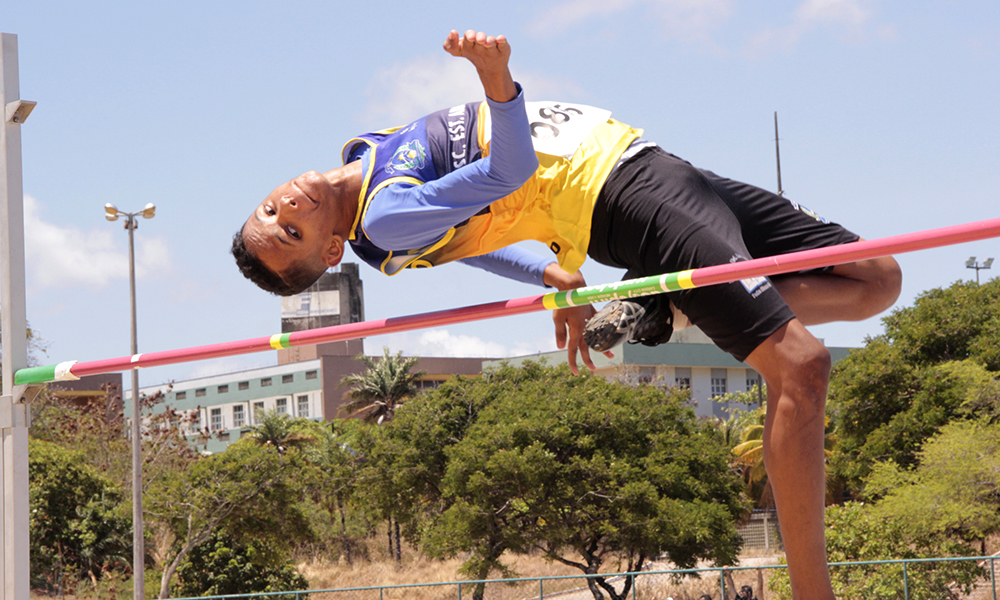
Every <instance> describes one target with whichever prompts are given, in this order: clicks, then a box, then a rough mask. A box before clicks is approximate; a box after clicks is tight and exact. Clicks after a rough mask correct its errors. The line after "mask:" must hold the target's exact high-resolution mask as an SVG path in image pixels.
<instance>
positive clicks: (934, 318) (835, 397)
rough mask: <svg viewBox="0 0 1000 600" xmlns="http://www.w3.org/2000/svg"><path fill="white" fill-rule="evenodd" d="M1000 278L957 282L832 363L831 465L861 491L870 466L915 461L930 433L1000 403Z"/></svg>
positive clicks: (900, 313) (992, 412) (901, 312)
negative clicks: (834, 439) (834, 451)
mask: <svg viewBox="0 0 1000 600" xmlns="http://www.w3.org/2000/svg"><path fill="white" fill-rule="evenodd" d="M998 315H1000V281H998V280H991V281H989V282H987V283H985V284H983V285H981V286H978V285H976V284H974V283H971V282H969V283H956V284H954V285H952V286H951V287H949V288H947V289H934V290H930V291H928V292H926V293H924V294H923V295H921V296H920V297H919V298H918V299H917V300H916V302H915V303H914V306H912V307H908V308H902V309H898V310H895V311H893V312H892V313H891V314H890V315H889V316H887V317H885V318H884V319H883V323H884V325H885V332H884V333H883V334H882V335H879V336H877V337H875V338H872V339H870V340H868V342H867V343H866V345H865V347H864V348H862V349H860V350H857V351H855V352H852V353H851V355H850V356H848V357H847V358H846V359H844V360H842V361H840V362H839V363H838V364H837V367H836V368H835V369H834V374H833V376H832V378H831V382H830V402H829V407H830V412H831V415H832V416H833V419H834V424H835V427H836V433H837V435H838V439H839V447H838V455H837V456H836V457H835V458H834V460H833V462H832V466H833V469H834V471H835V472H836V473H837V474H838V475H840V476H842V477H843V478H844V479H845V480H846V481H847V482H849V484H850V486H851V487H852V488H854V489H855V490H858V489H859V488H860V487H861V482H862V480H863V479H864V477H865V476H867V475H868V473H869V471H870V469H871V466H872V465H874V464H876V463H878V462H882V461H887V460H892V461H893V462H895V463H896V464H898V465H900V466H901V467H909V466H912V465H913V464H915V460H916V453H917V451H918V450H919V448H920V446H921V444H922V443H923V441H924V440H925V439H927V438H928V437H930V436H932V435H934V434H935V433H936V432H937V431H938V430H939V429H940V428H941V427H942V426H943V425H945V424H946V423H948V422H949V421H951V420H953V419H956V418H969V417H973V416H977V415H978V416H982V415H986V416H990V417H992V418H996V416H997V415H998V407H1000V386H998V385H997V382H996V381H995V378H994V377H995V374H996V371H998V370H1000V344H998V343H997V342H998V341H1000V316H998Z"/></svg>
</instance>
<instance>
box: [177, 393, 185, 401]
mask: <svg viewBox="0 0 1000 600" xmlns="http://www.w3.org/2000/svg"><path fill="white" fill-rule="evenodd" d="M187 397H188V393H187V392H177V399H178V400H184V399H185V398H187Z"/></svg>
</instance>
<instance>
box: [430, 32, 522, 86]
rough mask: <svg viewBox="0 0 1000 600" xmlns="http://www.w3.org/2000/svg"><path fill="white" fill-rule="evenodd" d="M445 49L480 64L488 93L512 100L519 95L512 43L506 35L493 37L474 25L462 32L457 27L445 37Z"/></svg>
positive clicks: (483, 81)
mask: <svg viewBox="0 0 1000 600" xmlns="http://www.w3.org/2000/svg"><path fill="white" fill-rule="evenodd" d="M444 49H445V51H447V52H448V54H451V55H452V56H458V57H462V58H466V59H468V60H469V62H471V63H472V64H473V66H475V67H476V72H478V73H479V81H481V82H482V84H483V90H484V91H485V92H486V97H487V98H489V99H490V100H495V101H497V102H510V101H511V100H513V99H514V98H515V97H516V96H517V93H518V92H517V86H515V85H514V78H513V77H511V75H510V69H509V68H508V67H507V62H508V61H509V60H510V44H508V43H507V38H505V37H504V36H502V35H498V36H496V37H493V36H492V35H486V34H485V33H483V32H482V31H480V32H476V31H473V30H472V29H470V30H468V31H466V32H465V35H459V34H458V32H457V31H455V30H454V29H452V30H451V33H449V34H448V37H447V38H445V40H444Z"/></svg>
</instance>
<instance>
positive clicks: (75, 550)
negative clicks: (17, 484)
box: [28, 439, 132, 592]
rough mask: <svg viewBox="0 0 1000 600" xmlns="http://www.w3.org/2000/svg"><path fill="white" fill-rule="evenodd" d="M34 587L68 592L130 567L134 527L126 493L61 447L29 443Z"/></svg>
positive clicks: (36, 442) (50, 444)
mask: <svg viewBox="0 0 1000 600" xmlns="http://www.w3.org/2000/svg"><path fill="white" fill-rule="evenodd" d="M28 445H29V454H28V480H29V483H28V486H29V488H28V490H29V492H28V493H29V497H30V513H29V514H30V516H29V522H28V527H29V530H30V532H31V541H30V552H31V579H32V586H35V587H37V588H41V589H46V590H49V591H52V592H54V591H64V589H65V587H66V585H67V584H72V583H75V582H76V581H77V580H78V579H80V578H82V577H89V578H90V580H91V581H92V582H93V583H94V585H95V586H96V585H97V580H98V579H99V578H101V577H102V576H103V575H105V574H107V573H109V572H111V571H115V570H117V571H126V570H129V569H130V566H129V565H130V561H131V556H132V536H131V530H132V523H131V519H129V518H127V517H126V513H125V512H123V511H122V510H121V503H122V501H123V500H124V495H125V494H124V493H123V491H122V489H121V488H120V487H119V486H116V485H115V484H114V483H113V482H112V481H111V480H109V479H108V478H107V477H104V476H102V475H101V474H99V473H98V472H97V471H96V470H95V469H94V468H93V467H91V466H90V465H88V464H86V462H84V461H83V460H82V458H83V456H82V454H81V453H80V452H75V451H72V450H67V449H65V448H63V447H61V446H59V445H57V444H53V443H51V442H45V441H41V440H35V439H30V440H29V442H28Z"/></svg>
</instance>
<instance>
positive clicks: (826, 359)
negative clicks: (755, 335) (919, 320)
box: [746, 320, 834, 600]
mask: <svg viewBox="0 0 1000 600" xmlns="http://www.w3.org/2000/svg"><path fill="white" fill-rule="evenodd" d="M746 362H747V363H748V364H750V365H751V366H752V367H753V368H755V369H756V370H757V371H758V372H759V373H760V374H761V375H762V376H763V377H764V379H765V380H766V381H767V417H766V420H765V422H764V463H765V466H766V467H767V476H768V479H769V481H770V483H771V488H772V490H773V491H774V501H775V505H776V507H777V509H778V521H779V523H780V525H781V538H782V543H783V544H784V546H785V556H786V557H787V560H788V575H789V578H790V579H791V584H792V598H794V599H795V600H803V599H808V600H833V598H834V596H833V590H832V588H831V587H830V575H829V570H828V569H827V559H826V546H825V543H824V537H823V535H824V532H823V515H824V499H825V490H826V480H825V467H824V455H823V429H824V406H825V402H826V388H827V383H828V381H829V375H830V354H829V352H828V351H827V350H826V348H825V347H824V346H823V344H822V343H820V342H819V340H817V339H816V338H814V337H813V336H812V335H811V334H810V333H809V332H808V331H806V329H805V327H804V326H803V325H802V323H800V322H799V321H798V320H792V321H790V322H789V323H787V324H786V325H785V326H783V327H782V328H780V329H779V330H778V331H776V332H775V333H774V334H772V335H771V336H770V337H769V338H767V339H766V340H765V341H764V342H763V343H762V344H761V345H760V346H758V347H757V349H756V350H754V351H753V352H752V353H751V354H750V356H748V357H747V359H746Z"/></svg>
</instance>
